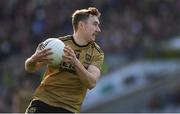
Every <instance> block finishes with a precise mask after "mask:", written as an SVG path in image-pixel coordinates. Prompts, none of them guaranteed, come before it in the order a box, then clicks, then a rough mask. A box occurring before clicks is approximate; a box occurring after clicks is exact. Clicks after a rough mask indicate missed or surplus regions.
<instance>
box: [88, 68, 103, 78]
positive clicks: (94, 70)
mask: <svg viewBox="0 0 180 114" xmlns="http://www.w3.org/2000/svg"><path fill="white" fill-rule="evenodd" d="M87 70H88V72H89V73H91V74H92V75H93V77H94V78H95V79H96V80H98V79H99V78H100V75H101V71H100V70H99V68H97V67H96V66H95V65H89V67H88V69H87Z"/></svg>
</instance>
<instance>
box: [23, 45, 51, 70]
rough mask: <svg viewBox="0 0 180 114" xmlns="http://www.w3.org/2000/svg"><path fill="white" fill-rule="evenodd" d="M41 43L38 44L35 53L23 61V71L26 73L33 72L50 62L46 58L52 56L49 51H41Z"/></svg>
mask: <svg viewBox="0 0 180 114" xmlns="http://www.w3.org/2000/svg"><path fill="white" fill-rule="evenodd" d="M41 46H42V43H40V44H39V45H38V47H37V49H36V51H35V53H34V54H33V55H32V56H31V57H29V58H28V59H27V60H26V61H25V70H26V71H28V72H35V71H37V70H38V69H39V68H41V67H42V66H44V65H46V64H48V63H50V62H51V60H52V59H51V58H49V57H48V56H49V55H51V54H52V52H51V49H50V48H48V49H41Z"/></svg>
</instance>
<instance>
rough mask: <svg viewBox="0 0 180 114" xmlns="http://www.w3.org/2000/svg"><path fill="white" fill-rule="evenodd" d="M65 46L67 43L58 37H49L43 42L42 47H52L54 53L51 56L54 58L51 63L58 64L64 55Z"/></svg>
mask: <svg viewBox="0 0 180 114" xmlns="http://www.w3.org/2000/svg"><path fill="white" fill-rule="evenodd" d="M64 46H65V44H64V43H63V42H62V41H61V40H59V39H57V38H48V39H47V40H45V41H44V42H43V45H42V48H43V49H47V48H51V51H52V53H53V54H52V55H50V56H49V57H50V58H52V59H53V60H52V62H51V64H49V65H52V66H58V65H59V64H60V63H61V61H62V56H63V54H64V51H63V49H64Z"/></svg>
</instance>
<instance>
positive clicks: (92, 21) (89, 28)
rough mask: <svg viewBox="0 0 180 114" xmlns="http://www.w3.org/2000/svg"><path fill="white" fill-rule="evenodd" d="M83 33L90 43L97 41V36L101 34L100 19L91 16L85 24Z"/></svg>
mask: <svg viewBox="0 0 180 114" xmlns="http://www.w3.org/2000/svg"><path fill="white" fill-rule="evenodd" d="M83 26H84V27H83V33H84V35H85V36H86V38H87V39H86V40H87V41H88V42H91V41H95V38H96V35H97V34H98V33H99V32H101V30H100V28H99V19H98V17H97V16H92V15H90V16H89V18H88V19H87V20H85V21H84V23H83Z"/></svg>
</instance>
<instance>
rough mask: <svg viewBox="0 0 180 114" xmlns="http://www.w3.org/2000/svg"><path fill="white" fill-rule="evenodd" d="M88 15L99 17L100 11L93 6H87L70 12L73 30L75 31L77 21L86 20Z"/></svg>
mask: <svg viewBox="0 0 180 114" xmlns="http://www.w3.org/2000/svg"><path fill="white" fill-rule="evenodd" d="M90 15H93V16H97V17H98V18H100V16H101V13H100V12H99V11H98V9H97V8H95V7H89V8H88V9H81V10H76V11H75V12H74V13H73V14H72V25H73V29H74V31H77V28H78V23H79V21H82V20H86V19H87V18H88V17H89V16H90Z"/></svg>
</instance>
